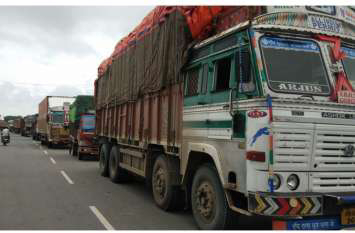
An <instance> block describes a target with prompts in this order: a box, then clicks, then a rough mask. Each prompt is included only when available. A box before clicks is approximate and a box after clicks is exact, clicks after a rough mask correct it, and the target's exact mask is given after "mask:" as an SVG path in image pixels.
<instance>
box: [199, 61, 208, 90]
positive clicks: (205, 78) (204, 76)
mask: <svg viewBox="0 0 355 233" xmlns="http://www.w3.org/2000/svg"><path fill="white" fill-rule="evenodd" d="M207 86H208V64H204V65H203V68H202V83H201V91H200V93H201V94H206V92H207Z"/></svg>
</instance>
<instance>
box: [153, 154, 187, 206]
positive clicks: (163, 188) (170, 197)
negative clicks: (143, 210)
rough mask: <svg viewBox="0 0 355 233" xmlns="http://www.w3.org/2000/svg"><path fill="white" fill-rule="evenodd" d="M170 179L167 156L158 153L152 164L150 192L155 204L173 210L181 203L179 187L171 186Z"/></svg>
mask: <svg viewBox="0 0 355 233" xmlns="http://www.w3.org/2000/svg"><path fill="white" fill-rule="evenodd" d="M171 179H172V177H171V174H170V173H169V167H168V161H167V158H166V157H165V155H159V157H158V158H157V159H156V160H155V163H154V166H153V172H152V192H153V197H154V201H155V204H156V205H157V206H158V207H159V208H161V209H163V210H166V211H169V210H170V211H171V210H175V209H177V208H178V206H179V204H181V202H180V199H179V198H180V196H181V195H180V190H179V187H178V186H173V185H172V181H171Z"/></svg>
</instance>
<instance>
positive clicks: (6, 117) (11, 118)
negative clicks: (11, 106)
mask: <svg viewBox="0 0 355 233" xmlns="http://www.w3.org/2000/svg"><path fill="white" fill-rule="evenodd" d="M21 117H22V116H5V117H4V120H5V121H6V122H9V121H10V120H15V119H17V118H21Z"/></svg>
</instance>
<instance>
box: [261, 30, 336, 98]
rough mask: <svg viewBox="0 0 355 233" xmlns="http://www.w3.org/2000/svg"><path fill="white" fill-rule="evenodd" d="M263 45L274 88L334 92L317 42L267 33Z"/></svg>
mask: <svg viewBox="0 0 355 233" xmlns="http://www.w3.org/2000/svg"><path fill="white" fill-rule="evenodd" d="M260 45H261V46H260V47H261V48H262V53H263V58H264V62H265V67H266V72H267V76H268V81H269V85H270V88H271V89H272V90H274V91H277V92H286V93H297V94H314V95H327V94H329V93H330V87H329V83H328V78H327V74H326V71H325V68H324V64H323V61H322V57H321V53H320V49H319V47H318V45H317V43H315V42H314V41H310V40H296V39H285V38H278V37H269V36H264V37H262V38H261V40H260Z"/></svg>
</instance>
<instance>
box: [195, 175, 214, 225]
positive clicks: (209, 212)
mask: <svg viewBox="0 0 355 233" xmlns="http://www.w3.org/2000/svg"><path fill="white" fill-rule="evenodd" d="M215 196H216V195H215V192H214V189H213V186H212V185H211V183H210V182H207V181H203V182H201V183H200V185H199V186H198V187H197V189H196V191H195V203H196V210H197V213H198V214H199V215H200V216H201V217H202V219H203V220H204V221H206V222H210V221H211V220H212V219H213V216H214V213H215V211H216V210H215V209H216V206H215V204H216V202H215Z"/></svg>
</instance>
